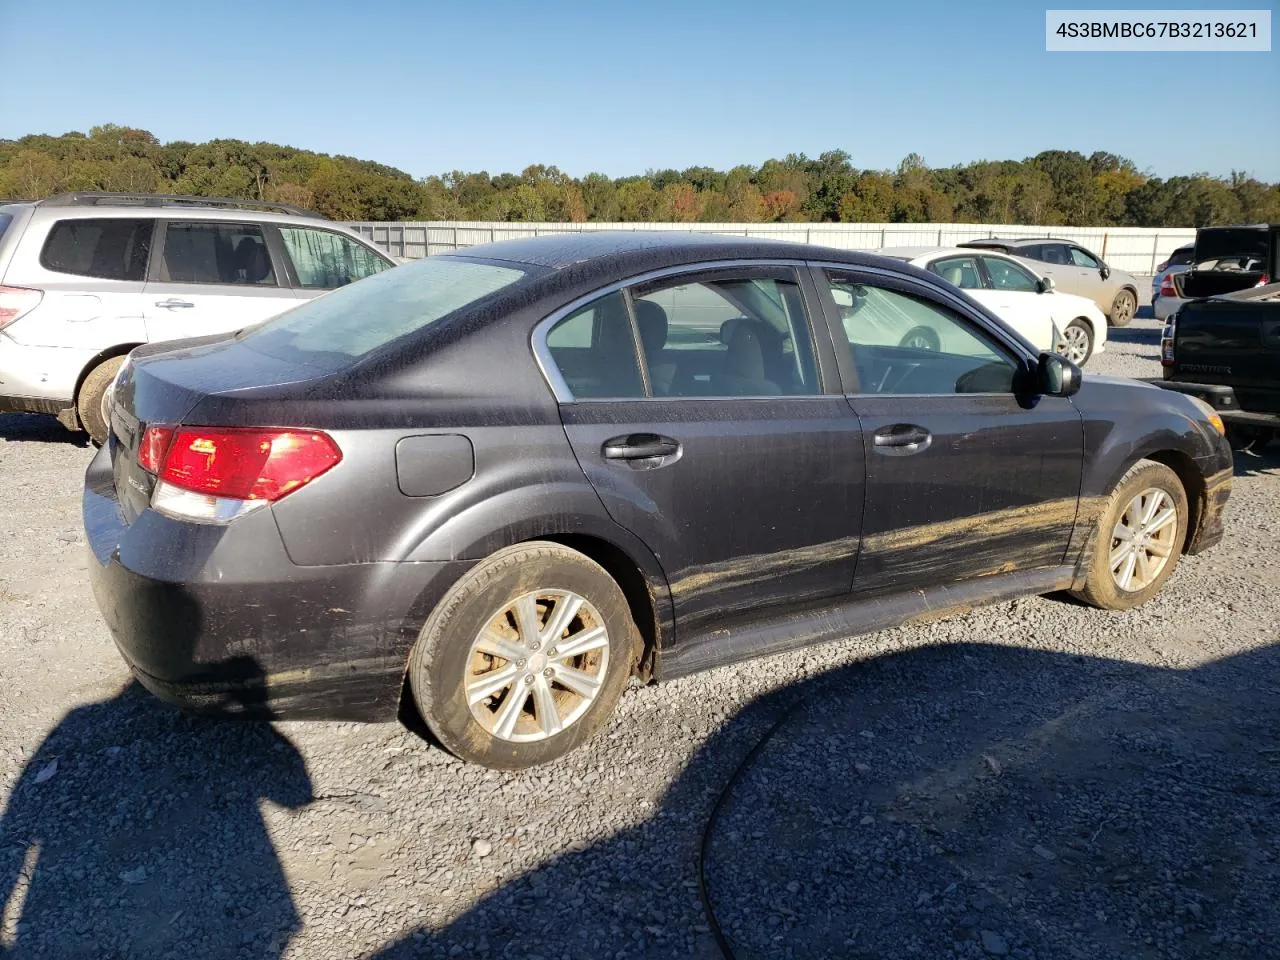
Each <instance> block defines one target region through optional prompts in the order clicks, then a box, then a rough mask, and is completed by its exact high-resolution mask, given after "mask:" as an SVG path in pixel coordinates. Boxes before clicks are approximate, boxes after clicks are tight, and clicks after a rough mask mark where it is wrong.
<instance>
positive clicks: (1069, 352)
mask: <svg viewBox="0 0 1280 960" xmlns="http://www.w3.org/2000/svg"><path fill="white" fill-rule="evenodd" d="M1089 341H1090V337H1089V331H1088V330H1086V329H1085V328H1084V327H1082V326H1080V325H1078V324H1072V325H1071V326H1069V327H1067V329H1065V330H1063V331H1062V355H1063V356H1064V357H1066V358H1067V359H1068V360H1070V361H1071V362H1072V363H1074V364H1075V365H1076V366H1080V364H1082V363H1084V362H1085V361H1086V360H1088V359H1089V352H1090V350H1091V349H1092V346H1093V345H1092V344H1091V343H1090V342H1089Z"/></svg>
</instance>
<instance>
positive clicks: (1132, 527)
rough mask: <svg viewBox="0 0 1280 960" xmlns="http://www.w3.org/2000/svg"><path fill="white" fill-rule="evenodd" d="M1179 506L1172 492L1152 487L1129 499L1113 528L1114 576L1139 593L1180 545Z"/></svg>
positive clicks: (1117, 582) (1120, 582)
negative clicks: (1174, 500) (1170, 493)
mask: <svg viewBox="0 0 1280 960" xmlns="http://www.w3.org/2000/svg"><path fill="white" fill-rule="evenodd" d="M1177 536H1178V509H1177V506H1176V505H1175V504H1174V502H1173V498H1172V497H1171V496H1169V494H1168V493H1167V492H1166V491H1164V490H1161V489H1160V488H1159V487H1149V488H1147V489H1146V490H1143V491H1142V492H1141V493H1139V494H1138V495H1137V496H1136V497H1134V498H1133V499H1132V500H1130V501H1129V505H1128V506H1127V507H1125V509H1124V513H1122V514H1120V519H1119V520H1117V521H1116V525H1115V527H1114V528H1113V529H1112V531H1111V556H1110V558H1109V559H1110V564H1111V576H1112V577H1113V578H1115V582H1116V586H1118V587H1119V588H1120V589H1121V590H1127V591H1129V592H1130V593H1136V592H1137V591H1139V590H1144V589H1146V588H1147V587H1149V586H1150V585H1151V584H1152V583H1154V582H1155V580H1156V578H1157V577H1159V576H1160V573H1161V571H1162V570H1164V568H1165V565H1166V564H1168V562H1169V558H1170V557H1171V556H1172V555H1173V551H1174V550H1175V549H1176V548H1177V542H1178V541H1177Z"/></svg>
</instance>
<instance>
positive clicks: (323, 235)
mask: <svg viewBox="0 0 1280 960" xmlns="http://www.w3.org/2000/svg"><path fill="white" fill-rule="evenodd" d="M280 236H281V237H283V238H284V247H285V249H286V250H287V251H288V252H289V259H290V260H292V261H293V268H294V271H295V272H296V273H297V275H298V285H299V286H301V287H305V288H307V289H308V290H332V289H334V288H335V287H345V286H346V285H347V284H348V283H354V282H355V281H357V280H363V279H364V278H365V277H370V276H373V274H375V273H381V272H382V271H383V270H388V269H390V268H391V267H392V266H394V264H393V263H392V262H391V261H390V260H388V259H387V258H386V257H383V256H382V255H380V254H378V253H376V252H374V251H373V250H370V249H369V248H368V247H366V246H365V245H364V244H363V243H360V242H358V241H356V240H353V239H352V238H351V237H346V236H343V235H342V234H340V233H333V232H332V231H330V230H311V229H307V228H305V227H281V228H280Z"/></svg>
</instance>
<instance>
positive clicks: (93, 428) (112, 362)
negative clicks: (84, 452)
mask: <svg viewBox="0 0 1280 960" xmlns="http://www.w3.org/2000/svg"><path fill="white" fill-rule="evenodd" d="M123 365H124V357H111V358H110V359H108V360H103V361H102V362H101V363H100V364H98V365H97V366H96V367H94V368H93V369H92V370H90V371H89V375H88V376H86V377H85V378H84V382H83V383H81V384H80V393H79V395H77V397H76V413H77V414H78V415H79V417H80V425H81V426H83V427H84V429H85V430H86V431H87V432H88V434H89V437H90V439H92V440H93V442H94V443H96V444H97V445H98V446H102V445H103V444H104V443H106V442H107V430H108V425H107V418H106V414H105V412H104V411H103V409H102V401H103V400H104V399H105V398H106V395H107V388H108V387H110V386H111V381H112V380H114V379H115V378H116V374H117V373H119V372H120V367H121V366H123Z"/></svg>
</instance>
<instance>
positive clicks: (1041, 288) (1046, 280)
mask: <svg viewBox="0 0 1280 960" xmlns="http://www.w3.org/2000/svg"><path fill="white" fill-rule="evenodd" d="M1053 288H1054V282H1053V277H1041V278H1040V279H1039V280H1037V281H1036V293H1052V292H1053Z"/></svg>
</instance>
